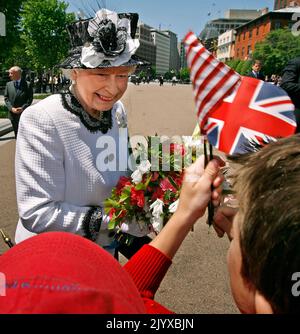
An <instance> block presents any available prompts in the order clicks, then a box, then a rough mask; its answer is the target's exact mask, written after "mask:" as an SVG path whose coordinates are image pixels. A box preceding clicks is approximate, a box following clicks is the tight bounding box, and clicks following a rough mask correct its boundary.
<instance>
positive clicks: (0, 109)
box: [0, 105, 8, 118]
mask: <svg viewBox="0 0 300 334" xmlns="http://www.w3.org/2000/svg"><path fill="white" fill-rule="evenodd" d="M7 117H8V109H7V108H6V106H4V105H0V118H7Z"/></svg>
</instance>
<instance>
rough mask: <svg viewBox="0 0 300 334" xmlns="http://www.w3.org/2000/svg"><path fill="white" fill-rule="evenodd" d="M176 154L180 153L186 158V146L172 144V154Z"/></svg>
mask: <svg viewBox="0 0 300 334" xmlns="http://www.w3.org/2000/svg"><path fill="white" fill-rule="evenodd" d="M175 152H176V153H177V152H179V153H180V154H181V156H184V155H185V149H184V146H183V145H180V144H174V143H172V144H171V145H170V153H171V154H174V153H175Z"/></svg>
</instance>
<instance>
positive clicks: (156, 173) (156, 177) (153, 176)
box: [151, 172, 159, 182]
mask: <svg viewBox="0 0 300 334" xmlns="http://www.w3.org/2000/svg"><path fill="white" fill-rule="evenodd" d="M158 178H159V173H158V172H154V173H153V174H152V178H151V182H155V181H157V179H158Z"/></svg>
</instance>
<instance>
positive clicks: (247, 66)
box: [241, 60, 252, 75]
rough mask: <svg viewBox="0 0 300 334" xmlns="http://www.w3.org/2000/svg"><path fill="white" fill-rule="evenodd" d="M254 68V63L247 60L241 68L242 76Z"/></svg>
mask: <svg viewBox="0 0 300 334" xmlns="http://www.w3.org/2000/svg"><path fill="white" fill-rule="evenodd" d="M251 68H252V61H251V60H246V61H244V62H243V65H242V67H241V75H246V74H248V73H249V72H250V71H251Z"/></svg>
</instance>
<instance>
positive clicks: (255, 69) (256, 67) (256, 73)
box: [247, 59, 265, 81]
mask: <svg viewBox="0 0 300 334" xmlns="http://www.w3.org/2000/svg"><path fill="white" fill-rule="evenodd" d="M261 68H262V63H261V61H260V60H257V59H256V60H254V62H253V65H252V71H251V72H250V73H248V74H247V76H248V77H251V78H256V79H259V80H262V81H265V76H264V75H263V73H262V72H261Z"/></svg>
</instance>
